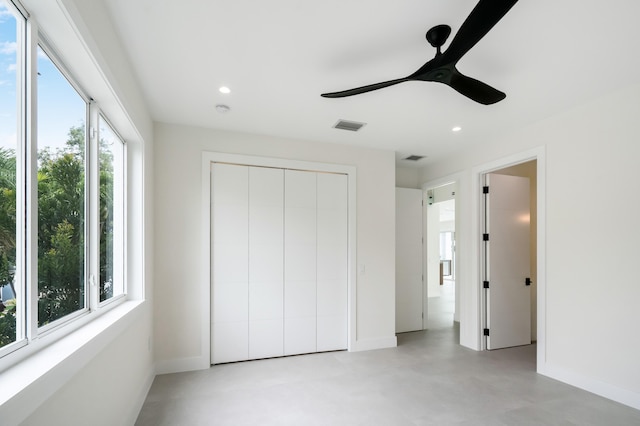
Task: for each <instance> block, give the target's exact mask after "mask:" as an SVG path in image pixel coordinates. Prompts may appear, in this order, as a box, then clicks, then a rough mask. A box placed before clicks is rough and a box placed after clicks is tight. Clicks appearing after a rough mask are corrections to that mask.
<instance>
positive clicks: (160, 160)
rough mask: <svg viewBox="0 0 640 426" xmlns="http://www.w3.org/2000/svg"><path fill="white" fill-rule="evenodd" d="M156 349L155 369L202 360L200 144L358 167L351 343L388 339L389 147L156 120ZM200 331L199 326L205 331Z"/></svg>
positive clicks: (391, 328)
mask: <svg viewBox="0 0 640 426" xmlns="http://www.w3.org/2000/svg"><path fill="white" fill-rule="evenodd" d="M155 144H156V145H155V190H156V193H155V212H156V213H155V220H156V222H155V236H156V250H155V253H156V259H155V265H156V270H155V276H156V278H157V279H156V286H155V293H154V305H155V316H154V324H155V330H156V333H155V341H156V345H155V349H156V357H157V358H156V359H157V361H158V368H159V371H161V372H167V371H177V370H186V369H192V368H198V366H201V364H200V362H201V360H202V359H201V358H202V356H203V353H205V349H204V348H203V342H202V339H201V336H202V334H203V327H207V326H208V325H207V324H203V321H202V317H201V314H202V313H201V312H200V308H199V307H200V305H201V302H200V300H201V296H202V294H203V292H204V288H205V286H208V285H209V280H208V277H203V276H201V273H200V271H201V270H202V266H203V265H202V264H201V263H202V262H203V260H202V259H201V257H200V253H199V249H198V248H199V247H200V242H201V241H202V238H203V235H202V230H201V217H200V216H201V164H202V152H204V151H215V152H225V153H235V154H245V155H254V156H265V157H278V158H286V159H294V160H302V161H316V162H322V163H334V164H346V165H353V166H356V168H357V247H356V249H357V264H358V265H364V273H362V272H361V271H360V270H361V268H358V269H359V271H360V272H359V273H358V276H357V284H356V292H357V301H356V309H357V313H356V322H357V324H356V333H357V345H356V346H357V348H359V349H366V348H377V347H388V346H394V345H395V342H396V340H395V155H394V153H393V152H391V151H378V150H368V149H361V148H353V147H346V146H340V145H333V144H321V143H312V142H305V141H297V140H284V139H279V138H272V137H267V136H258V135H251V134H242V133H236V132H224V131H216V130H210V129H203V128H195V127H188V126H178V125H171V124H157V125H156V127H155ZM205 334H206V333H205Z"/></svg>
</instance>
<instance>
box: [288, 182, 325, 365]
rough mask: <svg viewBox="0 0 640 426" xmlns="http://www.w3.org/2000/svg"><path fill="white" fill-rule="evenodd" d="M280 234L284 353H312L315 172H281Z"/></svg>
mask: <svg viewBox="0 0 640 426" xmlns="http://www.w3.org/2000/svg"><path fill="white" fill-rule="evenodd" d="M284 235H285V242H284V251H285V263H284V265H285V281H284V283H285V284H284V330H285V338H284V342H285V351H284V352H285V355H293V354H301V353H309V352H316V350H317V348H316V173H313V172H303V171H295V170H287V171H285V226H284Z"/></svg>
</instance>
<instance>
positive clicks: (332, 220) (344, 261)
mask: <svg viewBox="0 0 640 426" xmlns="http://www.w3.org/2000/svg"><path fill="white" fill-rule="evenodd" d="M317 179H318V185H317V188H318V193H317V203H318V206H317V218H318V219H317V220H318V223H317V234H318V241H317V250H318V253H317V268H318V271H317V297H318V301H317V321H318V325H317V330H318V331H317V333H318V334H317V350H318V351H330V350H338V349H346V348H347V321H348V320H347V303H348V302H347V301H348V294H347V285H348V284H347V276H348V271H347V268H348V252H347V250H348V248H347V245H348V227H347V225H348V210H347V209H348V202H347V200H348V177H347V176H346V175H338V174H329V173H318V175H317Z"/></svg>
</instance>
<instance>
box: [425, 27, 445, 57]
mask: <svg viewBox="0 0 640 426" xmlns="http://www.w3.org/2000/svg"><path fill="white" fill-rule="evenodd" d="M450 34H451V27H450V26H448V25H436V26H435V27H433V28H431V29H430V30H429V31H427V41H428V42H429V44H430V45H431V46H433V47H435V48H436V49H438V55H439V54H440V53H441V52H440V48H441V47H442V46H443V45H444V44H445V42H446V41H447V38H448V37H449V35H450Z"/></svg>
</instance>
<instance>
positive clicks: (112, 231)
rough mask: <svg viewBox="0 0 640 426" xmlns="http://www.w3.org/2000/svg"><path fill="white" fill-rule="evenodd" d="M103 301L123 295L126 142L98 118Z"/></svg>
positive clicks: (101, 284) (101, 289)
mask: <svg viewBox="0 0 640 426" xmlns="http://www.w3.org/2000/svg"><path fill="white" fill-rule="evenodd" d="M98 122H99V127H98V129H99V130H98V134H99V141H100V143H99V146H98V167H99V169H100V208H99V216H100V217H99V228H100V231H99V232H100V302H103V301H105V300H108V299H110V298H112V297H114V296H119V295H121V294H122V293H124V175H125V174H124V142H123V141H122V139H121V138H120V137H119V136H118V135H117V133H116V132H115V131H114V130H113V128H112V127H111V126H110V125H109V123H108V122H107V121H106V120H105V118H104V117H103V116H101V115H100V116H99V118H98Z"/></svg>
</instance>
